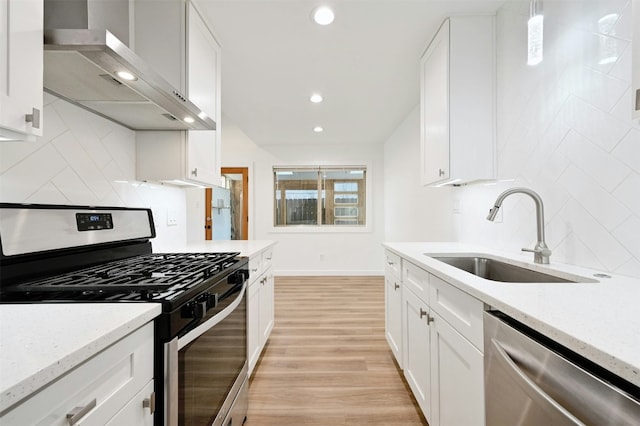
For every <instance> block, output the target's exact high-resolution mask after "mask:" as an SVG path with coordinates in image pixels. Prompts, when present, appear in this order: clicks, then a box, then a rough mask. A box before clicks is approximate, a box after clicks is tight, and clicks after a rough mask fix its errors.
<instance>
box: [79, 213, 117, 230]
mask: <svg viewBox="0 0 640 426" xmlns="http://www.w3.org/2000/svg"><path fill="white" fill-rule="evenodd" d="M76 223H77V225H78V231H98V230H102V229H113V217H111V213H76Z"/></svg>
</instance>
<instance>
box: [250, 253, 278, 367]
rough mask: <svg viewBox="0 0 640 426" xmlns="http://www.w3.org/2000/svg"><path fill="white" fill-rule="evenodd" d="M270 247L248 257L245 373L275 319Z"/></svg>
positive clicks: (258, 352)
mask: <svg viewBox="0 0 640 426" xmlns="http://www.w3.org/2000/svg"><path fill="white" fill-rule="evenodd" d="M272 257H273V248H268V249H265V250H264V251H262V252H261V253H258V254H256V255H254V256H252V257H250V258H249V288H248V296H247V359H248V362H249V376H251V374H252V373H253V369H254V368H255V366H256V364H257V363H258V359H259V358H260V354H261V353H262V350H263V349H264V347H265V345H266V344H267V340H269V336H270V335H271V331H272V330H273V325H274V322H275V310H274V288H275V280H274V277H273V268H272V267H271V260H272Z"/></svg>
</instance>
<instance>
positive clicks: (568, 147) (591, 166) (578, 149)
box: [558, 130, 631, 192]
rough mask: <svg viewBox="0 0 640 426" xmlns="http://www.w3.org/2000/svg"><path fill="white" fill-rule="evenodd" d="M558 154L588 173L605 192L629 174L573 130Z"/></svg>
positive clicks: (626, 168) (625, 168)
mask: <svg viewBox="0 0 640 426" xmlns="http://www.w3.org/2000/svg"><path fill="white" fill-rule="evenodd" d="M558 152H560V153H562V154H564V155H565V157H567V158H569V159H570V161H571V162H572V163H573V164H574V165H576V166H577V167H579V168H580V169H581V170H583V171H585V172H586V173H588V174H589V175H590V176H591V177H592V178H593V180H594V181H596V182H598V184H600V185H601V186H602V187H603V188H604V189H605V190H606V191H607V192H612V191H613V190H614V189H615V188H616V187H617V186H618V185H619V184H620V183H621V182H622V181H623V180H624V179H625V178H626V177H627V176H628V175H629V173H631V170H630V169H629V168H628V167H627V166H625V165H624V163H622V162H620V161H619V160H617V159H616V158H614V157H613V156H612V155H609V154H608V153H607V152H605V151H604V150H602V149H601V148H600V147H597V146H595V145H594V144H593V143H591V141H589V140H588V139H587V138H585V137H583V136H582V135H580V134H578V133H577V132H576V131H574V130H571V131H570V132H569V134H568V135H567V137H566V138H564V140H563V142H562V144H561V145H560V147H558Z"/></svg>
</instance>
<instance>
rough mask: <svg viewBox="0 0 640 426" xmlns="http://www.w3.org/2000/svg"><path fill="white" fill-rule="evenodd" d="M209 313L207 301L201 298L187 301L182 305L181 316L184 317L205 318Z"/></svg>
mask: <svg viewBox="0 0 640 426" xmlns="http://www.w3.org/2000/svg"><path fill="white" fill-rule="evenodd" d="M206 313H207V301H206V300H200V298H198V299H196V300H194V301H192V302H189V303H187V304H186V305H184V306H183V307H182V311H181V315H180V316H181V317H182V318H193V319H201V318H204V316H205V314H206Z"/></svg>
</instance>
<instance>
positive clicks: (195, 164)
mask: <svg viewBox="0 0 640 426" xmlns="http://www.w3.org/2000/svg"><path fill="white" fill-rule="evenodd" d="M187 7H188V10H187V19H188V20H187V28H188V31H187V46H188V49H187V52H188V62H187V63H188V67H187V68H188V82H187V83H188V84H187V85H188V89H189V90H188V96H189V100H190V101H191V102H193V103H194V104H196V105H198V107H200V108H202V111H203V112H204V113H206V114H207V115H208V116H209V117H211V118H212V119H213V120H214V121H215V122H216V124H217V125H218V126H220V114H219V111H220V46H219V45H218V43H217V42H216V40H215V39H214V38H213V35H212V34H211V32H210V31H209V29H208V28H207V26H206V25H205V23H204V21H203V20H202V18H201V17H200V15H199V14H198V11H197V10H196V9H195V8H194V6H193V4H191V3H188V6H187ZM219 134H220V128H219V127H218V129H217V130H215V131H208V130H206V131H191V132H189V142H188V156H187V161H188V166H187V169H188V173H189V174H190V176H188V178H189V179H192V180H196V181H199V182H203V183H207V184H210V185H219V184H220V152H219V146H220V140H219Z"/></svg>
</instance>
